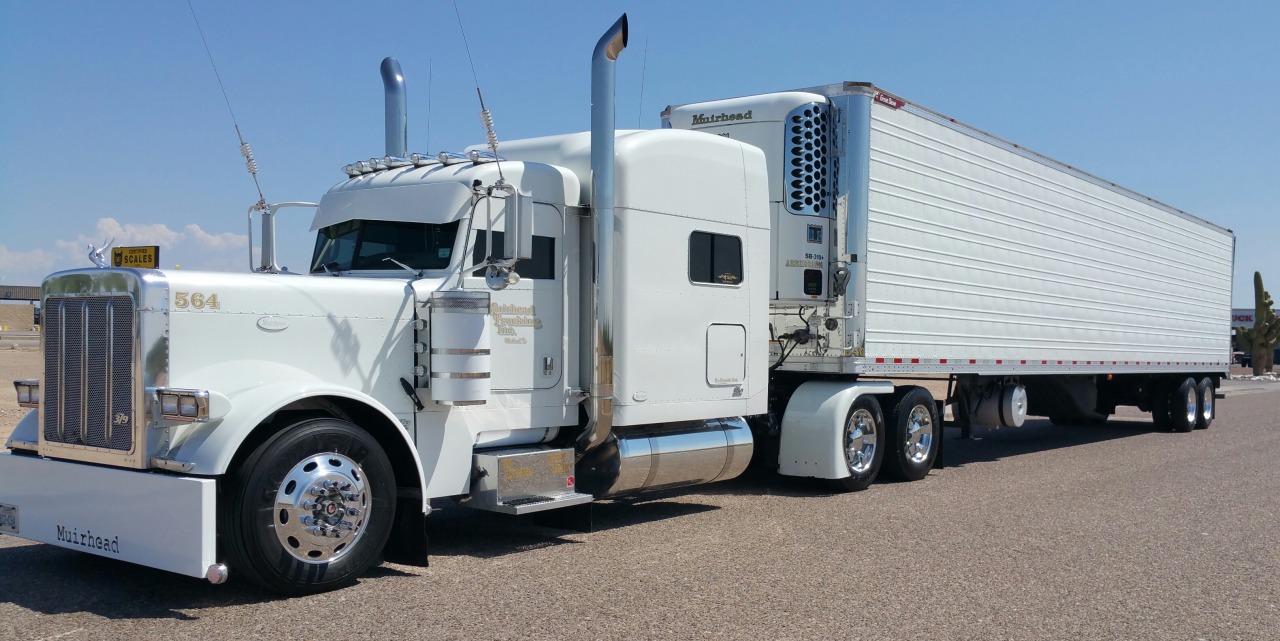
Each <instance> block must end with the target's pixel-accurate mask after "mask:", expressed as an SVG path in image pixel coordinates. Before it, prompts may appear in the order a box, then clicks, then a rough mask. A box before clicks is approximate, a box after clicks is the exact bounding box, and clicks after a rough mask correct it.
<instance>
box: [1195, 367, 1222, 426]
mask: <svg viewBox="0 0 1280 641" xmlns="http://www.w3.org/2000/svg"><path fill="white" fill-rule="evenodd" d="M1213 391H1214V390H1213V379H1212V378H1209V377H1208V376H1206V377H1204V378H1202V379H1200V383H1199V384H1197V385H1196V396H1197V397H1198V398H1199V399H1200V412H1199V413H1198V414H1196V429H1198V430H1207V429H1209V426H1210V425H1212V424H1213V418H1214V412H1215V411H1216V409H1217V408H1216V407H1214V404H1213Z"/></svg>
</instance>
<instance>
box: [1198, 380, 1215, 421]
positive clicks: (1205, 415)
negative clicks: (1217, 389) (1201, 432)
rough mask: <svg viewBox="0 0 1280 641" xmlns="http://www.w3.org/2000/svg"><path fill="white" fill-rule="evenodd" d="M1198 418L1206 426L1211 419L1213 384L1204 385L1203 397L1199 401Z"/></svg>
mask: <svg viewBox="0 0 1280 641" xmlns="http://www.w3.org/2000/svg"><path fill="white" fill-rule="evenodd" d="M1200 419H1201V421H1203V423H1204V424H1205V425H1206V426H1208V424H1209V422H1210V421H1212V420H1213V385H1206V386H1205V390H1204V398H1203V399H1202V400H1201V401H1200Z"/></svg>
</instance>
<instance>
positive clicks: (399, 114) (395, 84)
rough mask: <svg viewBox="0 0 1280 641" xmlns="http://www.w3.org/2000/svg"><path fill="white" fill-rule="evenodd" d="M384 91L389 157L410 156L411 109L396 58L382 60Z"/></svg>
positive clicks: (402, 75)
mask: <svg viewBox="0 0 1280 641" xmlns="http://www.w3.org/2000/svg"><path fill="white" fill-rule="evenodd" d="M381 70H382V91H383V95H384V96H385V102H386V109H385V112H386V132H387V155H388V156H390V157H392V158H404V157H406V156H408V155H409V107H408V98H406V94H405V90H404V74H403V73H401V71H400V63H399V62H397V61H396V59H395V58H383V59H382V67H381Z"/></svg>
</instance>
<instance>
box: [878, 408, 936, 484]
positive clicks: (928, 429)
mask: <svg viewBox="0 0 1280 641" xmlns="http://www.w3.org/2000/svg"><path fill="white" fill-rule="evenodd" d="M886 427H887V429H886V430H885V435H886V438H885V444H886V446H887V447H888V452H886V453H885V457H884V471H885V473H886V474H888V475H890V476H892V477H894V478H897V479H901V480H903V481H919V480H920V479H922V478H924V477H925V476H926V475H928V474H929V470H930V469H932V468H933V463H934V461H935V460H937V458H938V447H939V446H940V445H941V443H942V421H940V420H938V409H937V405H935V404H934V402H933V396H932V395H931V394H929V391H928V390H926V389H924V388H923V387H911V388H908V390H907V391H906V392H905V393H904V394H902V396H900V397H898V402H897V404H896V405H895V406H894V408H893V414H892V415H891V416H890V417H889V422H888V424H887V426H886Z"/></svg>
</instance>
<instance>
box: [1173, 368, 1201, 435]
mask: <svg viewBox="0 0 1280 641" xmlns="http://www.w3.org/2000/svg"><path fill="white" fill-rule="evenodd" d="M1191 392H1195V396H1196V413H1195V415H1196V416H1199V415H1200V395H1199V392H1198V391H1197V390H1196V381H1195V379H1193V378H1186V379H1183V380H1181V381H1178V385H1177V387H1174V388H1173V389H1171V390H1170V391H1169V426H1170V428H1172V429H1173V431H1175V432H1190V431H1191V430H1193V429H1195V427H1196V419H1195V418H1194V417H1193V418H1192V419H1191V421H1190V422H1188V421H1187V411H1186V403H1187V395H1188V393H1191Z"/></svg>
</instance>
